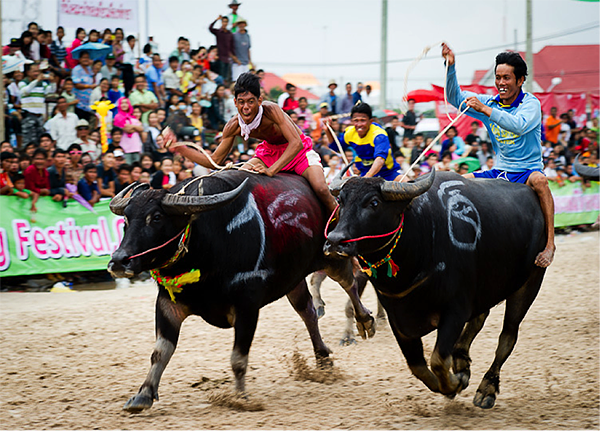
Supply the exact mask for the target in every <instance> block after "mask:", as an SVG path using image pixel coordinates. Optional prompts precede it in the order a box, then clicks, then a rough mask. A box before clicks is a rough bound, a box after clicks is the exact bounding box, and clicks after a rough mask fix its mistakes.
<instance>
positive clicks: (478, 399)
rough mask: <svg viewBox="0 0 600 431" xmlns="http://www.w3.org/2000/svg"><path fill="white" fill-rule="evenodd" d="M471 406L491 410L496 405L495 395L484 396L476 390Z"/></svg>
mask: <svg viewBox="0 0 600 431" xmlns="http://www.w3.org/2000/svg"><path fill="white" fill-rule="evenodd" d="M473 404H475V405H476V406H477V407H481V408H482V409H491V408H492V407H494V404H496V394H488V395H485V394H484V393H483V392H480V391H479V390H477V392H476V393H475V397H474V398H473Z"/></svg>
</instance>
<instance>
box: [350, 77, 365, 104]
mask: <svg viewBox="0 0 600 431" xmlns="http://www.w3.org/2000/svg"><path fill="white" fill-rule="evenodd" d="M363 88H364V87H363V83H362V82H359V83H358V84H356V91H355V92H354V93H352V106H354V105H356V102H358V101H359V100H360V101H361V102H362V91H363Z"/></svg>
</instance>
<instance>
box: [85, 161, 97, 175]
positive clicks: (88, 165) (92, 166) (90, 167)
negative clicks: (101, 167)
mask: <svg viewBox="0 0 600 431" xmlns="http://www.w3.org/2000/svg"><path fill="white" fill-rule="evenodd" d="M92 169H96V165H95V164H93V163H88V164H87V165H85V166H84V167H83V173H84V174H85V173H86V172H87V171H90V170H92Z"/></svg>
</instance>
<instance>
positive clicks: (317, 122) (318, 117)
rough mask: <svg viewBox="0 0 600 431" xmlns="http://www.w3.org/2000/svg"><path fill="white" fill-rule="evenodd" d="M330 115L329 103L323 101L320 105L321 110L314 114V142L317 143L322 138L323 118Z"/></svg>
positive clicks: (312, 135) (312, 134)
mask: <svg viewBox="0 0 600 431" xmlns="http://www.w3.org/2000/svg"><path fill="white" fill-rule="evenodd" d="M328 115H329V105H328V104H327V103H326V102H322V103H321V104H320V105H319V112H317V113H316V114H314V115H313V124H314V129H313V131H312V133H311V137H312V139H313V142H314V143H315V144H316V143H317V141H319V140H320V139H321V135H322V134H323V120H324V119H325V118H326V117H327V116H328Z"/></svg>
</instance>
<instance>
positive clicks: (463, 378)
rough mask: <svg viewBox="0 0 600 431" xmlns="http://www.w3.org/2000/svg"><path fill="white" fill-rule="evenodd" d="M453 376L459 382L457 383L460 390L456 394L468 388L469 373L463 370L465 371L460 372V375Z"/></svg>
mask: <svg viewBox="0 0 600 431" xmlns="http://www.w3.org/2000/svg"><path fill="white" fill-rule="evenodd" d="M455 376H456V377H457V378H458V380H459V382H460V383H459V387H460V389H459V390H458V391H457V393H458V392H461V391H463V390H465V389H467V387H468V386H469V379H470V378H471V372H470V371H469V370H465V371H461V372H460V373H457V374H455Z"/></svg>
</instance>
